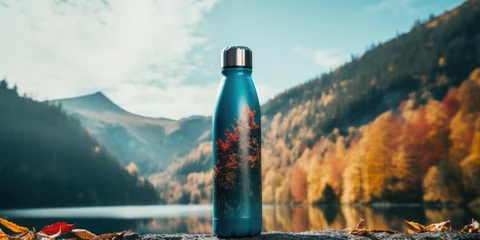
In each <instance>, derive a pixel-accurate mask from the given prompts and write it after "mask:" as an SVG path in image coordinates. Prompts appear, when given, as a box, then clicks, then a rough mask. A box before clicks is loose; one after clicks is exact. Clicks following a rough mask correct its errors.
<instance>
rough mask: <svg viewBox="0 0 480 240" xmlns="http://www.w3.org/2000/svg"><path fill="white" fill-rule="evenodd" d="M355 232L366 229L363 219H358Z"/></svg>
mask: <svg viewBox="0 0 480 240" xmlns="http://www.w3.org/2000/svg"><path fill="white" fill-rule="evenodd" d="M355 229H356V230H364V229H367V223H366V222H365V219H364V218H360V222H359V223H358V224H357V227H356V228H355Z"/></svg>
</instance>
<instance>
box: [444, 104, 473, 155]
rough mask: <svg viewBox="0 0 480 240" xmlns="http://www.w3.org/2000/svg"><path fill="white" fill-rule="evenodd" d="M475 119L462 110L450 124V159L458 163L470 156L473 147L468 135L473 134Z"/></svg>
mask: <svg viewBox="0 0 480 240" xmlns="http://www.w3.org/2000/svg"><path fill="white" fill-rule="evenodd" d="M473 119H474V116H473V115H472V114H465V113H463V111H462V110H460V111H458V113H457V114H456V115H455V116H454V117H453V119H452V121H451V122H450V135H449V139H450V142H451V146H450V150H449V155H450V159H451V160H453V161H455V162H457V163H459V162H460V161H462V160H463V159H464V158H465V157H466V156H467V155H468V154H469V150H470V147H471V146H470V141H469V139H468V135H469V134H471V131H472V129H473Z"/></svg>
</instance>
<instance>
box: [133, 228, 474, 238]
mask: <svg viewBox="0 0 480 240" xmlns="http://www.w3.org/2000/svg"><path fill="white" fill-rule="evenodd" d="M124 239H125V240H183V239H185V240H207V239H208V240H209V239H218V238H216V237H215V236H214V235H212V234H147V235H143V236H140V235H138V234H130V235H127V236H124ZM241 239H242V240H243V239H252V240H264V239H265V240H270V239H272V240H274V239H278V240H290V239H291V240H293V239H299V240H310V239H392V240H393V239H395V240H396V239H480V233H473V234H464V233H460V232H457V231H445V232H429V233H420V234H413V235H410V234H405V233H397V234H390V233H372V234H364V235H352V234H349V233H346V232H343V231H338V230H324V231H310V232H302V233H285V232H269V233H262V234H261V235H259V236H256V237H252V238H241Z"/></svg>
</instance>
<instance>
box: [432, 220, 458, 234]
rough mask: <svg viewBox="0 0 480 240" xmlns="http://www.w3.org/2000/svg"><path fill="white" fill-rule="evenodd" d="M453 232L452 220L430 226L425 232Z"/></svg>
mask: <svg viewBox="0 0 480 240" xmlns="http://www.w3.org/2000/svg"><path fill="white" fill-rule="evenodd" d="M451 230H452V225H451V224H450V220H448V221H445V222H440V223H434V224H431V225H428V226H427V227H426V228H425V231H427V232H440V231H451Z"/></svg>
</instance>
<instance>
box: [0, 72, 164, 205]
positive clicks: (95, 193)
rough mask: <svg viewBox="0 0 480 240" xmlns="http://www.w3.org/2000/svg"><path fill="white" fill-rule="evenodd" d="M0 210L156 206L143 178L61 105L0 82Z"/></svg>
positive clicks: (147, 184)
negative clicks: (115, 155)
mask: <svg viewBox="0 0 480 240" xmlns="http://www.w3.org/2000/svg"><path fill="white" fill-rule="evenodd" d="M0 190H1V192H2V198H1V199H0V206H1V207H2V208H11V207H46V206H84V205H119V204H154V203H157V202H158V196H157V193H156V192H155V190H154V189H153V186H152V185H151V184H150V183H149V182H148V181H145V180H144V179H139V178H138V177H137V176H134V175H133V176H132V175H130V174H129V173H128V172H127V171H125V170H124V169H123V168H122V167H121V166H120V164H119V162H118V160H117V159H116V158H114V157H112V156H111V155H110V154H109V153H108V152H107V151H106V150H105V149H104V148H103V147H102V146H100V145H99V144H98V143H97V142H96V141H95V140H94V139H93V138H92V137H91V136H90V134H89V133H88V132H87V131H86V130H85V129H84V128H83V127H82V126H81V125H80V123H79V122H78V120H76V119H74V118H72V117H69V116H67V115H66V114H65V113H64V112H63V110H62V109H61V107H60V106H58V105H51V104H48V103H40V102H37V101H34V100H31V99H29V98H26V97H20V96H18V94H17V89H16V87H14V88H9V87H8V84H7V82H6V81H5V80H3V81H0Z"/></svg>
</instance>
